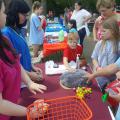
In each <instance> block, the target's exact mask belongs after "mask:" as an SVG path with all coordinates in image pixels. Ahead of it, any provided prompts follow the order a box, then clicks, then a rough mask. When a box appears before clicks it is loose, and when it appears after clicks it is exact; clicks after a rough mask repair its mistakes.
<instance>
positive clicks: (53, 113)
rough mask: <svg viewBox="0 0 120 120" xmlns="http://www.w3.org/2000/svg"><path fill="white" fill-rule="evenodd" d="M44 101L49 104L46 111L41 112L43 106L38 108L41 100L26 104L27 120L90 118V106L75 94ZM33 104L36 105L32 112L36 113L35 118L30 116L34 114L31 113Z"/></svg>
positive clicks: (84, 119) (86, 119) (82, 119)
mask: <svg viewBox="0 0 120 120" xmlns="http://www.w3.org/2000/svg"><path fill="white" fill-rule="evenodd" d="M44 102H45V103H47V104H48V105H49V107H48V109H47V110H46V112H42V111H43V107H41V109H39V108H40V107H39V108H38V106H39V104H41V102H36V103H35V104H31V105H30V106H28V113H27V120H90V119H91V118H92V112H91V110H90V108H89V107H88V106H87V104H86V103H85V102H84V101H83V100H82V99H79V98H78V97H76V96H68V97H63V98H57V99H51V100H46V101H44ZM42 104H43V103H42ZM34 106H37V109H35V112H34V114H36V115H37V118H36V119H35V118H31V117H30V116H34V114H32V113H31V109H32V108H33V107H34ZM40 111H41V112H40Z"/></svg>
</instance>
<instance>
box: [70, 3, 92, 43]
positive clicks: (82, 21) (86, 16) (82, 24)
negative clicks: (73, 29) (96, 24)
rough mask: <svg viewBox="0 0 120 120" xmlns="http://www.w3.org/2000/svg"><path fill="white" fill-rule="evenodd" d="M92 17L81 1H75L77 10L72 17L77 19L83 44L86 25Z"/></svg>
mask: <svg viewBox="0 0 120 120" xmlns="http://www.w3.org/2000/svg"><path fill="white" fill-rule="evenodd" d="M90 18H91V14H90V13H89V12H88V11H87V10H85V9H83V8H82V4H81V2H75V10H74V11H73V14H72V16H71V19H74V20H76V23H77V31H78V34H79V37H80V44H81V45H83V40H84V38H85V35H86V25H87V22H88V21H89V20H90Z"/></svg>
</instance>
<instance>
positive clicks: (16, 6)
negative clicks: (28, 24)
mask: <svg viewBox="0 0 120 120" xmlns="http://www.w3.org/2000/svg"><path fill="white" fill-rule="evenodd" d="M29 11H30V8H29V6H28V5H27V3H26V2H25V1H24V0H11V2H10V4H9V5H8V8H7V9H6V14H7V18H6V25H7V26H10V27H12V28H14V27H15V25H16V27H18V28H21V27H22V26H20V25H19V16H18V13H22V14H26V13H28V12H29Z"/></svg>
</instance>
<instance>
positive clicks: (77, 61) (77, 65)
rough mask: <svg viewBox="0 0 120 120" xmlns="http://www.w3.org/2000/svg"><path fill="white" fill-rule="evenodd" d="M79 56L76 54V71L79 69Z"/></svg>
mask: <svg viewBox="0 0 120 120" xmlns="http://www.w3.org/2000/svg"><path fill="white" fill-rule="evenodd" d="M79 56H80V54H77V56H76V69H80V59H79Z"/></svg>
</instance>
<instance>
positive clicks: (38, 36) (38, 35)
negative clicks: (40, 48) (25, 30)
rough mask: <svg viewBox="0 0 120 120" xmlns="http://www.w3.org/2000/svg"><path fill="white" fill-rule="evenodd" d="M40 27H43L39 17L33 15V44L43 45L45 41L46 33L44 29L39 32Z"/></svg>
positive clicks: (31, 36)
mask: <svg viewBox="0 0 120 120" xmlns="http://www.w3.org/2000/svg"><path fill="white" fill-rule="evenodd" d="M39 26H41V22H40V19H39V17H38V16H37V15H36V14H35V13H32V15H31V17H30V37H29V39H30V42H31V44H37V45H42V44H43V39H44V31H43V29H41V30H38V28H39Z"/></svg>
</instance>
